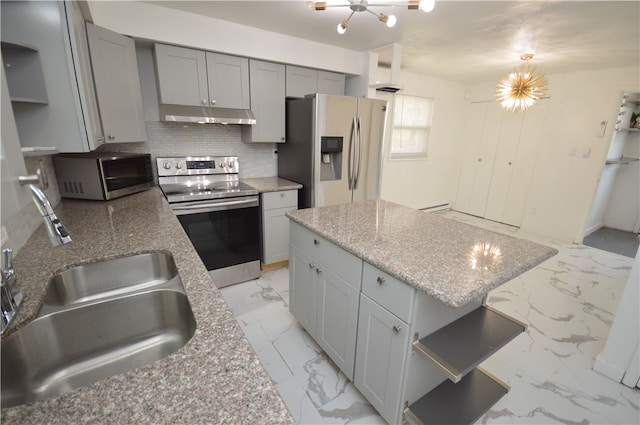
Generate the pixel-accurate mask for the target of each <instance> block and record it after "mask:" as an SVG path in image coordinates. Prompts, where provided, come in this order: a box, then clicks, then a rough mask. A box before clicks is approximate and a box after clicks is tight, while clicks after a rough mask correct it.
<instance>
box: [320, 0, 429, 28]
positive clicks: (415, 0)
mask: <svg viewBox="0 0 640 425" xmlns="http://www.w3.org/2000/svg"><path fill="white" fill-rule="evenodd" d="M327 3H328V2H326V1H316V2H313V1H310V2H307V4H308V7H309V9H310V10H326V9H327V8H328V7H349V9H351V14H350V15H349V17H348V18H347V19H345V20H343V21H342V22H340V23H339V24H338V27H337V30H338V34H344V33H345V32H347V27H348V26H349V20H350V19H351V17H352V16H353V15H354V14H355V13H356V12H369V13H371V14H372V15H374V16H376V17H377V18H378V20H379V21H380V22H382V23H383V24H385V25H386V26H388V27H389V28H392V27H393V26H395V24H396V21H397V19H396V17H395V16H394V15H385V14H384V13H375V12H373V11H371V10H370V9H369V8H370V7H378V6H382V7H384V6H387V7H389V6H391V7H393V6H403V7H405V6H406V7H407V9H409V10H422V11H424V12H431V11H432V10H433V8H434V6H435V0H410V1H408V2H406V3H404V4H400V3H391V4H369V2H368V1H367V0H348V4H327Z"/></svg>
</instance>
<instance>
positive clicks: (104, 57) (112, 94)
mask: <svg viewBox="0 0 640 425" xmlns="http://www.w3.org/2000/svg"><path fill="white" fill-rule="evenodd" d="M87 36H88V39H89V51H90V55H91V63H92V64H93V78H94V81H95V86H96V97H97V100H98V108H99V110H100V118H101V120H102V128H103V131H104V134H105V141H106V142H107V143H125V142H144V141H146V140H147V131H146V127H145V122H144V111H143V109H142V91H141V89H140V77H139V76H138V60H137V58H136V47H135V44H134V42H133V39H131V38H129V37H125V36H124V35H122V34H118V33H115V32H113V31H109V30H107V29H105V28H101V27H99V26H96V25H93V24H91V23H87Z"/></svg>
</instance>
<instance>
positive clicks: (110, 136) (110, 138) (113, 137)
mask: <svg viewBox="0 0 640 425" xmlns="http://www.w3.org/2000/svg"><path fill="white" fill-rule="evenodd" d="M107 138H108V139H109V140H115V139H116V136H115V135H113V134H110V135H108V136H107Z"/></svg>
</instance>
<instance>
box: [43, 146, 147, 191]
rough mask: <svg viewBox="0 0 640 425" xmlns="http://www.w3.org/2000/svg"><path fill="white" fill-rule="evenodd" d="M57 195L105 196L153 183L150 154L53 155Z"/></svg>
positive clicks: (135, 189)
mask: <svg viewBox="0 0 640 425" xmlns="http://www.w3.org/2000/svg"><path fill="white" fill-rule="evenodd" d="M53 166H54V168H55V171H56V178H57V180H58V187H59V189H60V196H62V197H63V198H76V199H95V200H105V201H106V200H109V199H114V198H119V197H121V196H125V195H130V194H132V193H136V192H141V191H143V190H147V189H149V188H150V187H151V186H152V185H153V171H152V168H151V155H150V154H130V153H120V152H115V153H114V152H87V153H63V154H58V155H55V156H54V157H53Z"/></svg>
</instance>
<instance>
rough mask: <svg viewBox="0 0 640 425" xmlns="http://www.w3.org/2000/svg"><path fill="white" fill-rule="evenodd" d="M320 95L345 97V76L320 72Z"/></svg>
mask: <svg viewBox="0 0 640 425" xmlns="http://www.w3.org/2000/svg"><path fill="white" fill-rule="evenodd" d="M318 93H322V94H338V95H344V74H338V73H336V72H328V71H318Z"/></svg>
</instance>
